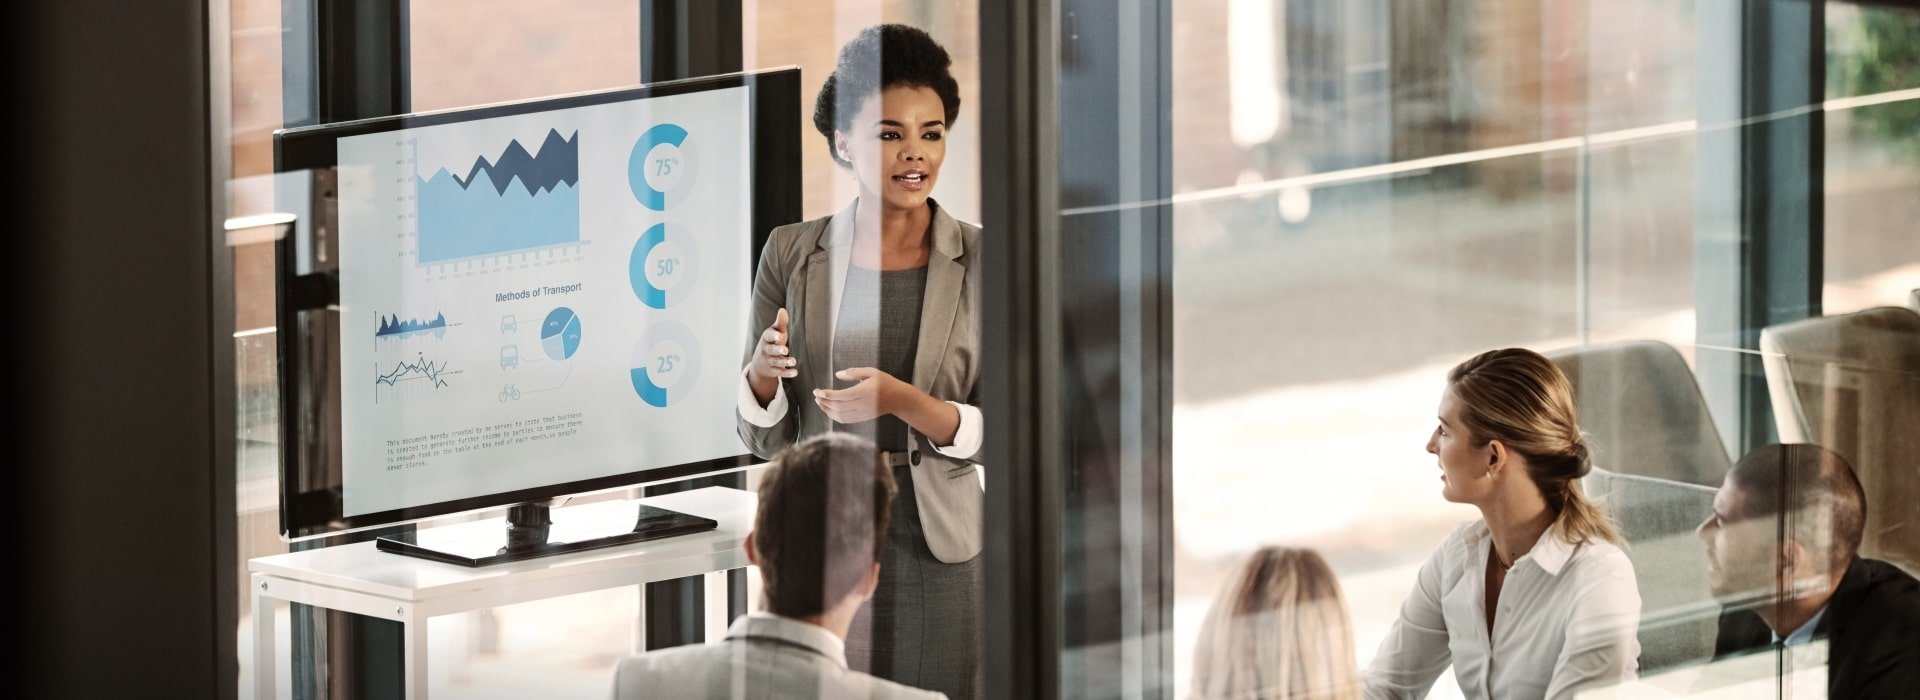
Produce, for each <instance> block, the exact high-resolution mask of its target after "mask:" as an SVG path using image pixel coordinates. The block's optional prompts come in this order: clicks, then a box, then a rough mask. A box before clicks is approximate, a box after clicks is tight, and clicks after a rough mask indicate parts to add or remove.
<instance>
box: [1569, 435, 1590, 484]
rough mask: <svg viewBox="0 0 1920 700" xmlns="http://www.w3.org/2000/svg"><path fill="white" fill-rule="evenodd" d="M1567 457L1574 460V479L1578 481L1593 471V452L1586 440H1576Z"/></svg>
mask: <svg viewBox="0 0 1920 700" xmlns="http://www.w3.org/2000/svg"><path fill="white" fill-rule="evenodd" d="M1567 456H1568V457H1569V458H1570V459H1572V460H1573V462H1574V464H1573V478H1575V479H1578V478H1581V477H1584V476H1586V475H1587V473H1588V472H1591V471H1593V451H1592V448H1589V447H1587V441H1586V439H1585V438H1574V440H1573V445H1572V446H1571V447H1569V448H1567Z"/></svg>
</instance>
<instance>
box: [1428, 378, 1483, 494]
mask: <svg viewBox="0 0 1920 700" xmlns="http://www.w3.org/2000/svg"><path fill="white" fill-rule="evenodd" d="M1427 452H1429V453H1432V454H1433V455H1434V456H1436V457H1439V458H1440V481H1441V483H1442V486H1441V487H1440V496H1441V497H1442V498H1445V499H1447V500H1449V501H1452V502H1454V503H1479V502H1481V501H1483V500H1485V499H1486V497H1487V495H1488V494H1490V493H1492V492H1493V479H1491V478H1489V477H1488V475H1487V470H1488V468H1489V467H1490V466H1491V465H1492V463H1493V444H1492V443H1486V444H1482V445H1480V446H1478V447H1476V446H1474V439H1473V437H1472V436H1470V435H1468V434H1467V427H1466V425H1465V424H1464V423H1462V422H1461V421H1460V402H1459V400H1458V399H1456V398H1454V396H1453V390H1452V389H1448V390H1446V391H1445V392H1442V393H1441V394H1440V424H1439V425H1437V426H1434V429H1433V437H1431V438H1428V439H1427Z"/></svg>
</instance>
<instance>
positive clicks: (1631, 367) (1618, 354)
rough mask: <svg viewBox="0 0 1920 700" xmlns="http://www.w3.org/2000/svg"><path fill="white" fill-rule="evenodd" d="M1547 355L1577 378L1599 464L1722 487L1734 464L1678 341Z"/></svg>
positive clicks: (1584, 425) (1577, 397) (1576, 394)
mask: <svg viewBox="0 0 1920 700" xmlns="http://www.w3.org/2000/svg"><path fill="white" fill-rule="evenodd" d="M1547 357H1548V358H1550V359H1552V360H1553V362H1554V364H1556V365H1559V366H1560V370H1561V371H1562V372H1565V373H1566V375H1567V379H1568V380H1569V381H1571V382H1572V383H1573V399H1574V403H1575V404H1576V406H1577V408H1578V409H1579V410H1580V429H1581V430H1584V431H1586V433H1587V441H1588V443H1589V444H1590V445H1591V446H1592V447H1593V450H1594V463H1595V464H1596V465H1598V466H1601V467H1604V468H1606V469H1607V470H1608V471H1611V472H1614V473H1616V474H1638V475H1641V476H1650V477H1655V478H1659V479H1667V480H1670V481H1679V482H1684V483H1689V484H1698V485H1701V486H1708V487H1718V486H1719V485H1720V480H1721V479H1723V478H1725V477H1726V475H1727V470H1728V469H1731V468H1733V462H1732V461H1731V460H1730V459H1728V457H1727V448H1726V445H1724V444H1723V443H1721V442H1720V431H1719V430H1717V429H1715V428H1714V426H1713V416H1712V415H1711V414H1709V413H1708V412H1707V402H1706V399H1705V398H1702V397H1701V395H1700V386H1699V384H1697V383H1695V381H1694V378H1693V370H1692V369H1689V368H1688V367H1687V361H1686V359H1685V358H1683V357H1681V356H1680V352H1679V351H1677V350H1674V349H1673V346H1671V345H1668V344H1666V343H1662V342H1659V341H1655V340H1635V341H1627V342H1621V343H1608V344H1604V345H1588V346H1583V347H1577V348H1569V349H1565V350H1556V351H1554V352H1550V353H1547Z"/></svg>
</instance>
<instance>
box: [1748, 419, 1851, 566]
mask: <svg viewBox="0 0 1920 700" xmlns="http://www.w3.org/2000/svg"><path fill="white" fill-rule="evenodd" d="M1727 483H1728V484H1729V485H1731V486H1732V487H1733V488H1735V489H1737V490H1738V491H1739V492H1740V493H1742V494H1745V496H1746V498H1744V499H1743V501H1744V504H1745V505H1744V506H1742V510H1743V511H1744V512H1743V513H1740V516H1741V517H1743V518H1756V517H1763V518H1776V517H1785V518H1786V522H1785V526H1784V527H1785V531H1786V532H1787V533H1788V536H1789V537H1791V538H1792V539H1793V540H1794V541H1796V542H1799V543H1800V544H1801V545H1802V546H1804V547H1807V548H1809V549H1811V550H1812V551H1814V552H1815V553H1816V554H1818V553H1825V554H1826V555H1827V560H1828V564H1829V565H1830V566H1831V567H1832V568H1831V569H1829V571H1836V572H1837V571H1842V570H1845V569H1846V567H1847V564H1848V563H1849V562H1851V561H1852V560H1853V555H1854V553H1856V552H1858V551H1859V549H1860V536H1861V533H1862V532H1863V531H1864V530H1865V529H1866V522H1867V504H1866V494H1865V492H1864V491H1862V490H1861V488H1860V479H1859V478H1858V477H1856V476H1854V474H1853V467H1852V466H1850V465H1848V464H1847V460H1846V459H1845V458H1842V457H1841V456H1840V455H1838V454H1834V452H1833V451H1832V450H1828V449H1826V448H1824V447H1821V446H1819V445H1809V444H1795V445H1778V444H1776V445H1766V446H1764V447H1760V448H1756V449H1755V450H1754V451H1752V452H1748V453H1747V455H1746V456H1745V457H1741V458H1740V462H1739V463H1738V464H1735V465H1733V471H1732V472H1730V473H1728V475H1727ZM1783 514H1784V515H1783Z"/></svg>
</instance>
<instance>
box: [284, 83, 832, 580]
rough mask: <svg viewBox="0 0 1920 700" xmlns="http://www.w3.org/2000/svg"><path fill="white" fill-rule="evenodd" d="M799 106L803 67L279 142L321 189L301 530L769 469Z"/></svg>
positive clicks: (302, 342) (305, 377) (302, 340)
mask: <svg viewBox="0 0 1920 700" xmlns="http://www.w3.org/2000/svg"><path fill="white" fill-rule="evenodd" d="M800 107H801V102H800V98H799V71H798V69H782V70H775V71H768V72H761V73H751V74H736V75H727V76H717V77H711V78H701V79H694V80H685V81H675V82H668V83H660V84H655V85H648V86H643V87H639V88H633V89H625V90H618V91H611V92H599V93H591V94H579V95H569V96H565V97H557V98H551V99H542V100H535V101H529V102H519V103H512V104H499V105H488V106H483V107H475V108H471V109H459V110H452V111H445V112H433V113H424V114H410V115H403V116H395V117H386V118H378V119H367V120H360V121H353V122H344V123H336V124H326V125H321V126H312V127H302V128H294V129H286V130H282V131H280V132H277V133H276V134H275V135H274V167H275V170H276V171H278V172H282V173H294V172H296V171H297V172H302V173H305V174H306V175H307V177H306V178H302V179H299V181H300V182H302V183H305V184H306V185H308V186H307V187H304V188H302V192H301V193H300V194H299V195H298V196H299V197H301V198H310V202H301V203H299V206H295V207H292V208H294V209H306V221H304V222H303V225H300V226H298V227H297V228H296V229H295V233H294V234H292V235H289V236H287V237H285V238H283V239H282V240H280V241H279V243H278V244H277V249H276V250H277V258H278V259H277V261H276V284H275V290H276V304H277V306H278V309H277V310H278V314H279V319H280V323H279V326H278V336H279V337H278V352H279V370H280V389H281V394H280V400H281V451H280V452H281V479H280V484H281V489H280V497H281V498H280V505H281V509H280V514H281V526H282V533H283V535H284V536H286V537H288V538H289V539H304V538H310V537H315V536H320V535H325V534H330V533H338V532H342V531H347V530H360V529H365V528H370V527H375V526H383V525H391V524H397V523H404V522H410V521H415V520H420V519H424V518H431V517H435V516H441V515H447V514H452V513H458V512H464V511H472V510H478V509H486V508H496V507H502V506H516V505H520V504H529V505H528V506H522V507H516V508H514V509H513V511H514V516H515V518H520V517H521V516H522V515H525V524H528V525H533V524H537V523H538V521H539V520H540V519H541V518H543V517H544V515H545V513H544V510H543V508H544V505H543V504H544V503H545V502H547V501H550V500H551V499H554V498H557V497H561V496H566V495H570V494H578V493H586V492H592V491H600V490H607V489H613V488H619V487H624V486H632V485H637V484H643V483H652V482H662V481H669V480H675V479H682V478H690V477H694V476H699V475H702V474H710V473H717V472H723V471H727V470H733V469H738V468H741V467H744V466H746V465H749V464H751V463H753V462H754V461H757V460H754V459H753V458H752V457H751V456H750V455H749V453H748V451H747V449H746V448H745V446H744V445H742V444H741V442H740V440H739V438H738V436H737V433H736V428H735V419H734V405H735V401H736V397H737V391H738V381H737V378H736V377H737V375H738V370H739V363H740V358H741V356H742V350H743V348H745V347H746V341H747V340H748V338H749V337H750V334H751V333H752V330H751V329H749V328H747V325H748V309H749V296H750V292H751V284H752V271H753V269H754V266H755V264H756V262H757V261H756V260H755V258H756V257H757V255H758V253H759V251H760V249H761V246H762V245H763V243H764V241H765V238H766V236H767V235H768V233H769V232H770V231H771V230H772V229H773V228H774V227H775V226H778V225H781V224H786V223H791V222H794V221H797V220H799V218H800V208H801V201H800V196H801V180H800V167H799V163H800V158H799V155H800V135H801V127H802V125H803V123H802V120H801V115H800ZM283 194H284V193H283ZM528 507H532V508H533V509H535V510H540V511H541V512H537V513H535V512H531V511H529V512H526V513H523V512H522V511H523V508H528ZM656 515H658V514H657V513H656ZM514 522H515V523H516V524H522V523H521V521H520V520H515V521H514ZM685 524H686V523H684V522H682V523H680V525H683V526H684V525H685ZM389 544H393V543H390V542H385V541H383V542H382V547H383V548H385V547H387V546H388V545H389ZM396 546H397V545H396ZM430 558H431V557H430ZM462 563H469V564H472V563H473V562H462ZM481 563H485V562H481Z"/></svg>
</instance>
